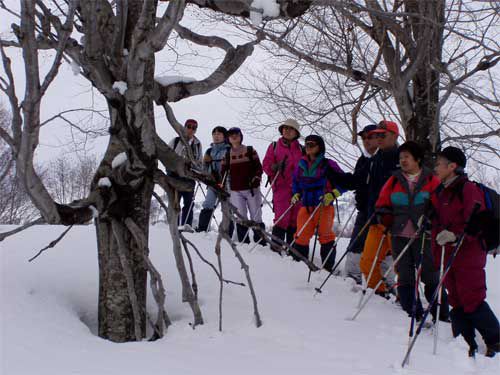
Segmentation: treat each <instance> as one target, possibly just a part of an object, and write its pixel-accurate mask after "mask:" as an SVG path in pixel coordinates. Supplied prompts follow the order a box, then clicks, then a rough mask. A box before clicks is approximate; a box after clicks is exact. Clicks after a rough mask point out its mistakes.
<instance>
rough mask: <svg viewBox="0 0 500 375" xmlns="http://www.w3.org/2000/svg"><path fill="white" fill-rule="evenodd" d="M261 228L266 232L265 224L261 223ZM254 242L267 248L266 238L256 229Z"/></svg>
mask: <svg viewBox="0 0 500 375" xmlns="http://www.w3.org/2000/svg"><path fill="white" fill-rule="evenodd" d="M259 227H261V228H262V230H266V226H265V224H264V223H259ZM253 241H254V242H257V243H259V245H261V246H266V245H267V241H266V240H265V238H264V236H263V235H262V234H261V233H260V232H259V231H256V230H255V229H254V231H253Z"/></svg>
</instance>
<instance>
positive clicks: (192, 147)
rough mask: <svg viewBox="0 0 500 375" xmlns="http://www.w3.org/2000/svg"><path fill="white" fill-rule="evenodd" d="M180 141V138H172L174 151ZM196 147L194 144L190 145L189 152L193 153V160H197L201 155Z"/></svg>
mask: <svg viewBox="0 0 500 375" xmlns="http://www.w3.org/2000/svg"><path fill="white" fill-rule="evenodd" d="M180 141H181V137H175V138H174V151H175V149H176V148H177V145H178V144H179V142H180ZM196 146H197V145H196V144H195V143H194V142H193V143H192V144H191V151H193V155H194V158H195V159H197V158H198V157H199V156H200V154H201V151H200V150H199V147H196Z"/></svg>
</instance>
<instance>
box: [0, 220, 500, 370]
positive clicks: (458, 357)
mask: <svg viewBox="0 0 500 375" xmlns="http://www.w3.org/2000/svg"><path fill="white" fill-rule="evenodd" d="M9 228H10V227H5V226H4V227H0V231H5V230H7V229H9ZM63 230H64V228H63V227H55V226H37V227H33V228H30V229H28V230H26V231H24V232H22V233H21V234H18V235H17V236H15V237H11V238H8V239H6V240H5V241H4V242H2V243H0V257H1V258H0V259H1V262H0V264H1V275H2V276H1V285H0V290H1V300H2V304H1V308H0V316H1V326H0V327H1V338H2V339H1V348H0V362H1V367H0V373H1V374H2V375H3V374H5V375H19V374H40V375H42V374H51V375H59V374H61V375H63V374H64V375H66V374H102V375H110V374H113V375H114V374H116V375H126V374H153V373H155V372H158V373H162V374H175V375H178V374H204V375H205V374H218V375H224V374H258V373H260V374H287V375H292V374H301V375H304V374H308V373H311V372H313V373H315V374H342V375H344V374H412V375H413V374H441V375H444V374H452V373H453V374H475V373H478V374H479V373H480V374H482V375H483V374H484V375H487V374H498V371H499V369H500V366H499V364H500V360H499V358H498V357H499V356H497V358H494V359H488V358H485V357H484V356H483V355H482V354H480V355H478V357H477V359H476V360H475V361H474V360H471V359H469V358H467V357H466V351H467V348H466V345H465V344H464V343H463V342H462V341H461V340H460V339H457V340H455V339H452V337H451V332H450V327H449V324H442V325H441V327H440V340H439V348H438V355H437V356H434V355H432V336H431V331H430V330H428V331H424V332H423V333H422V335H421V337H420V338H419V340H418V341H417V344H416V347H415V349H414V351H413V354H412V357H411V362H410V365H409V366H408V367H407V368H405V369H401V367H400V363H401V360H402V357H403V355H404V352H405V349H406V347H407V342H408V324H409V320H408V318H407V317H406V316H405V314H404V313H403V312H402V310H400V309H399V308H398V307H397V305H395V304H393V303H391V302H388V301H385V300H382V299H381V298H379V297H374V298H373V300H372V301H370V303H369V304H368V305H367V307H366V309H365V311H363V312H362V313H361V315H360V316H359V317H358V319H357V320H356V321H354V322H352V321H348V320H346V318H347V317H348V316H351V315H352V313H353V312H354V308H355V306H356V304H357V302H358V296H359V295H358V294H356V293H353V292H352V291H351V290H350V284H349V282H348V281H345V280H343V279H342V278H339V277H338V278H332V279H331V280H330V282H329V283H328V284H327V286H326V287H325V289H324V292H323V294H321V295H318V296H316V297H313V294H314V293H313V291H314V287H316V286H318V285H319V284H320V283H321V281H322V280H323V278H324V277H325V273H324V272H322V273H316V274H313V277H312V279H311V283H310V284H307V282H306V280H307V269H306V268H305V266H304V265H303V264H299V263H296V262H293V261H292V260H290V259H289V258H280V257H279V256H278V255H275V254H273V253H271V252H270V251H269V250H268V249H266V248H263V247H260V246H258V247H257V248H256V250H255V251H253V252H251V253H249V252H248V249H249V248H250V247H251V246H252V245H250V246H247V245H245V246H240V248H241V249H242V253H243V256H244V258H245V259H246V261H247V262H248V264H249V265H250V272H251V275H252V278H253V282H254V286H255V289H256V292H257V296H258V303H259V308H260V312H261V315H262V319H263V322H264V325H263V326H262V327H261V328H256V327H255V325H254V320H253V314H252V305H251V300H250V295H249V292H248V289H247V288H242V287H239V286H231V285H225V287H224V301H223V332H222V333H220V332H218V289H219V284H218V280H217V278H216V276H215V274H214V273H213V271H212V270H211V269H209V267H208V266H207V265H205V264H203V263H201V261H200V260H199V259H198V258H197V257H196V256H195V255H193V257H194V259H195V267H196V272H197V278H198V284H199V296H200V305H201V308H202V311H203V313H204V318H205V321H206V324H205V325H203V326H199V327H197V328H196V329H195V330H193V329H192V328H191V327H190V326H189V322H191V321H192V315H191V312H190V309H189V306H188V305H187V304H183V303H182V302H181V296H180V281H179V277H178V274H177V272H176V270H175V263H174V258H173V255H172V253H171V251H170V249H169V241H168V240H167V239H168V238H169V237H168V230H167V228H166V227H165V226H164V225H157V226H154V227H152V228H151V246H150V248H151V257H152V260H153V262H154V263H155V264H156V266H157V267H158V268H159V270H160V271H161V273H162V276H163V278H164V282H165V285H166V288H167V300H166V307H167V311H168V313H169V315H170V318H171V319H172V320H173V326H171V327H170V328H169V330H168V332H167V334H166V337H165V338H163V339H162V340H159V341H156V342H146V341H144V342H140V343H127V344H114V343H111V342H107V341H105V340H102V339H100V338H99V337H97V336H96V335H95V331H96V320H97V291H98V288H97V286H98V272H97V271H98V270H97V257H96V245H95V233H94V228H93V226H79V227H75V228H73V229H72V230H71V231H70V232H69V234H68V235H67V237H66V238H64V239H63V240H62V242H61V243H60V244H58V245H57V246H56V247H55V248H53V249H49V250H47V251H46V252H45V253H44V254H42V255H41V256H40V257H39V258H37V259H36V260H35V261H34V262H32V263H28V261H27V260H28V258H30V257H31V256H33V255H34V254H35V253H36V252H37V251H38V250H39V249H40V248H42V247H44V246H45V245H47V244H48V243H49V242H50V241H52V240H53V239H55V238H56V237H57V236H58V235H59V234H60V233H61V232H62V231H63ZM186 236H188V237H189V238H191V239H193V240H194V242H195V243H196V244H198V245H199V248H200V250H201V251H202V252H203V253H204V254H205V256H206V257H208V258H209V259H210V260H211V261H212V262H214V264H216V261H215V259H216V258H215V255H214V252H213V243H214V241H215V234H214V233H209V234H186ZM345 245H346V241H341V244H340V247H341V248H343V247H345ZM499 262H500V260H499V259H497V260H493V259H492V258H491V257H490V258H489V264H488V285H489V287H490V289H489V290H488V300H489V302H490V304H491V306H492V308H493V309H494V311H495V312H496V313H497V314H500V298H499V296H500V282H499V281H500V280H499V279H500V277H499V273H498V267H499V265H500V263H499ZM223 272H224V275H225V277H226V278H230V279H232V280H235V281H242V282H245V279H244V274H243V272H242V271H241V270H240V267H239V264H238V262H237V260H236V259H235V257H234V256H233V254H232V252H231V251H230V249H229V248H228V247H227V246H225V247H224V248H223ZM148 304H149V311H150V313H152V314H153V316H155V315H154V314H155V307H154V303H153V300H152V298H149V301H148ZM480 352H481V353H484V345H483V344H482V342H481V346H480Z"/></svg>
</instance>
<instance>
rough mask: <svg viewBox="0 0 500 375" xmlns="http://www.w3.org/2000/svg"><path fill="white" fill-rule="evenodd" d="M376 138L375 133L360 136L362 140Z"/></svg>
mask: <svg viewBox="0 0 500 375" xmlns="http://www.w3.org/2000/svg"><path fill="white" fill-rule="evenodd" d="M375 138H377V136H376V135H374V134H373V135H367V136H364V137H361V139H362V140H363V141H364V140H367V139H375Z"/></svg>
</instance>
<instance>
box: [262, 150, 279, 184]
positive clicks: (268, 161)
mask: <svg viewBox="0 0 500 375" xmlns="http://www.w3.org/2000/svg"><path fill="white" fill-rule="evenodd" d="M274 163H276V160H275V158H274V147H273V144H272V143H271V144H270V145H269V147H268V148H267V151H266V156H264V160H262V168H263V169H264V172H266V174H267V175H268V176H269V177H270V178H273V176H274V172H273V171H272V169H271V167H272V166H273V164H274Z"/></svg>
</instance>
